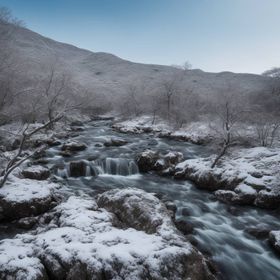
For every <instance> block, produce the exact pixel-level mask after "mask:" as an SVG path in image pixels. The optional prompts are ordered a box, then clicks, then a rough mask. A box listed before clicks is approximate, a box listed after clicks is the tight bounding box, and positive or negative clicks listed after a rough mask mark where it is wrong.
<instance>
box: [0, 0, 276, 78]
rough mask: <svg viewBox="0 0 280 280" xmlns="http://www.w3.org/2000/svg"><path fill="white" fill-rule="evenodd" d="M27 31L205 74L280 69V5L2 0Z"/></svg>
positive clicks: (251, 0) (271, 0)
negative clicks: (190, 67)
mask: <svg viewBox="0 0 280 280" xmlns="http://www.w3.org/2000/svg"><path fill="white" fill-rule="evenodd" d="M0 6H6V7H8V8H10V9H11V10H12V11H13V14H14V15H15V16H16V17H18V18H20V19H22V20H23V21H24V22H25V23H26V26H27V27H28V28H30V29H32V30H34V31H36V32H38V33H40V34H42V35H44V36H47V37H50V38H53V39H55V40H58V41H62V42H66V43H70V44H73V45H76V46H78V47H81V48H85V49H89V50H91V51H103V52H110V53H113V54H116V55H118V56H120V57H122V58H125V59H128V60H131V61H136V62H144V63H156V64H167V65H170V64H182V63H183V62H184V61H185V60H189V61H190V62H191V63H192V65H193V67H194V68H201V69H203V70H205V71H211V72H219V71H234V72H251V73H261V72H263V71H264V70H266V69H267V68H270V67H272V66H280V51H279V50H280V29H279V27H280V16H279V14H280V0H137V1H136V0H48V1H42V0H41V1H40V0H0Z"/></svg>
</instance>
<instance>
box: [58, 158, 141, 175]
mask: <svg viewBox="0 0 280 280" xmlns="http://www.w3.org/2000/svg"><path fill="white" fill-rule="evenodd" d="M138 173H139V170H138V166H137V164H136V163H135V161H134V160H131V159H125V158H106V159H102V160H95V161H85V160H82V161H77V162H70V163H66V164H65V166H64V168H61V167H59V168H58V169H57V175H58V176H59V177H62V178H68V177H84V176H85V177H90V176H98V175H101V174H110V175H121V176H129V175H134V174H138Z"/></svg>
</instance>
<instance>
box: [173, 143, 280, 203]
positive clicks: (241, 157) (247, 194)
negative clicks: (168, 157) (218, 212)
mask: <svg viewBox="0 0 280 280" xmlns="http://www.w3.org/2000/svg"><path fill="white" fill-rule="evenodd" d="M214 158H215V157H214V156H210V157H207V158H197V159H190V160H186V161H184V162H181V163H179V164H177V166H176V169H175V177H176V176H177V178H187V179H190V180H192V181H194V182H195V183H196V184H197V186H198V187H201V188H205V189H208V190H210V191H216V192H215V195H216V196H217V197H218V198H221V199H222V200H224V199H225V200H230V201H232V202H236V203H245V204H246V203H247V204H254V205H256V206H258V207H265V208H271V209H274V208H277V205H279V202H280V186H279V176H280V172H279V163H280V149H279V148H264V147H256V148H247V149H245V148H244V149H241V148H240V149H238V148H235V149H233V148H232V149H231V150H230V152H229V154H227V155H226V156H224V157H223V158H221V160H220V161H219V162H218V164H217V166H215V167H214V168H211V164H212V163H213V161H214ZM222 190H226V191H222ZM231 197H232V199H231Z"/></svg>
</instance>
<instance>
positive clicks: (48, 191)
mask: <svg viewBox="0 0 280 280" xmlns="http://www.w3.org/2000/svg"><path fill="white" fill-rule="evenodd" d="M58 188H59V185H57V184H55V183H49V182H48V181H37V180H30V179H18V178H16V177H12V178H11V179H10V180H9V181H7V182H6V184H5V185H4V186H3V187H2V188H1V189H0V197H2V198H3V199H5V200H6V201H10V202H18V203H20V202H25V201H31V200H35V199H44V198H48V197H50V196H51V195H52V193H53V191H54V190H55V189H58Z"/></svg>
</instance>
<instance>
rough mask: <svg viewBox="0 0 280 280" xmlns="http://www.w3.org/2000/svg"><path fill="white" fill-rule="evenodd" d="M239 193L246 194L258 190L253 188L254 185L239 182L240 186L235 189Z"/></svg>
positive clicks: (255, 192)
mask: <svg viewBox="0 0 280 280" xmlns="http://www.w3.org/2000/svg"><path fill="white" fill-rule="evenodd" d="M234 191H235V192H237V193H244V194H252V195H254V194H257V191H256V190H255V189H253V188H252V187H250V186H248V185H246V184H239V185H238V187H236V188H235V189H234Z"/></svg>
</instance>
